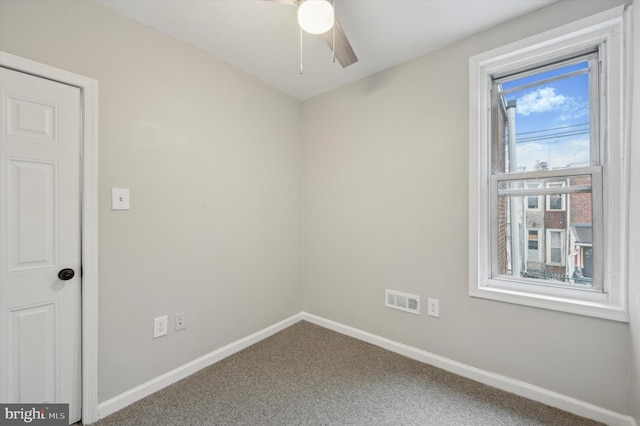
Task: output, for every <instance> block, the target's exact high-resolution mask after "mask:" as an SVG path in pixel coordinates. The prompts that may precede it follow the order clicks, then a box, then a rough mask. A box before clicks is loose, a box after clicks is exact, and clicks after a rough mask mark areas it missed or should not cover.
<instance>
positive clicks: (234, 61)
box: [98, 0, 557, 100]
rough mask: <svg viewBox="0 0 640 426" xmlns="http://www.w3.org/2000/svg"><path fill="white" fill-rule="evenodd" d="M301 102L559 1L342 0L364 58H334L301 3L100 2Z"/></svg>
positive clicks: (346, 23)
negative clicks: (307, 22) (309, 26)
mask: <svg viewBox="0 0 640 426" xmlns="http://www.w3.org/2000/svg"><path fill="white" fill-rule="evenodd" d="M98 1H99V3H101V4H103V5H105V6H107V7H109V8H111V9H113V10H115V11H116V12H118V13H120V14H122V15H124V16H127V17H129V18H131V19H134V20H135V21H138V22H140V23H142V24H144V25H146V26H148V27H151V28H154V29H156V30H158V31H160V32H163V33H165V34H168V35H170V36H172V37H174V38H176V39H178V40H181V41H182V42H184V43H186V44H188V45H191V46H193V47H195V48H197V49H200V50H202V51H204V52H207V53H209V54H211V55H212V56H214V57H216V58H218V59H220V60H222V61H224V62H227V63H229V64H230V65H232V66H234V67H236V68H239V69H241V70H243V71H245V72H246V73H247V74H250V75H252V76H254V77H256V78H258V79H260V80H262V81H264V82H266V83H267V84H269V85H271V86H273V87H276V88H278V89H280V90H282V91H284V92H286V93H288V94H290V95H292V96H294V97H296V98H298V99H300V100H306V99H309V98H312V97H314V96H316V95H319V94H321V93H324V92H327V91H329V90H332V89H335V88H337V87H339V86H342V85H344V84H347V83H350V82H352V81H356V80H359V79H361V78H363V77H366V76H368V75H371V74H374V73H376V72H379V71H382V70H384V69H387V68H390V67H393V66H395V65H398V64H400V63H403V62H407V61H409V60H411V59H414V58H417V57H420V56H422V55H425V54H427V53H429V52H432V51H434V50H436V49H439V48H441V47H443V46H446V45H448V44H451V43H453V42H455V41H457V40H460V39H462V38H465V37H467V36H469V35H471V34H474V33H477V32H479V31H482V30H484V29H487V28H489V27H492V26H494V25H497V24H499V23H501V22H505V21H508V20H510V19H513V18H515V17H517V16H520V15H524V14H526V13H529V12H531V11H533V10H535V9H538V8H540V7H543V6H546V5H548V4H550V3H553V2H554V1H557V0H334V3H335V8H336V16H337V17H338V20H339V21H340V23H341V24H342V27H343V29H344V31H345V33H346V34H347V37H348V38H349V41H350V42H351V46H352V47H353V49H354V51H355V52H356V55H357V56H358V62H357V63H355V64H353V65H351V66H350V67H347V68H344V69H343V68H342V67H341V66H340V65H339V64H338V63H337V62H336V63H332V61H331V52H330V49H329V47H328V46H327V45H326V43H325V41H324V40H323V39H322V36H314V35H310V34H306V33H305V34H304V35H303V47H302V55H303V61H302V62H303V64H304V73H303V74H302V75H300V32H299V28H298V25H297V18H296V16H297V15H296V13H297V10H296V7H295V6H289V5H286V4H283V3H280V2H277V1H267V0H98Z"/></svg>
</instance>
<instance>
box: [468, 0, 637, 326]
mask: <svg viewBox="0 0 640 426" xmlns="http://www.w3.org/2000/svg"><path fill="white" fill-rule="evenodd" d="M630 22H631V20H630V18H629V16H628V13H627V12H625V6H624V5H622V6H618V7H616V8H613V9H610V10H608V11H605V12H602V13H599V14H596V15H593V16H591V17H588V18H585V19H582V20H579V21H576V22H574V23H571V24H568V25H564V26H562V27H559V28H556V29H553V30H550V31H547V32H544V33H541V34H537V35H535V36H532V37H529V38H527V39H524V40H521V41H518V42H515V43H511V44H509V45H506V46H503V47H499V48H497V49H494V50H491V51H489V52H485V53H482V54H479V55H476V56H473V57H471V58H470V60H469V90H470V91H469V98H470V104H469V120H470V121H469V127H470V129H469V133H470V140H469V150H470V152H469V172H470V173H469V294H470V296H473V297H481V298H486V299H492V300H498V301H502V302H509V303H515V304H521V305H527V306H535V307H540V308H547V309H552V310H558V311H564V312H571V313H575V314H581V315H588V316H594V317H600V318H606V319H611V320H616V321H622V322H628V311H627V268H628V266H627V260H626V259H627V250H626V247H627V237H626V234H627V232H626V230H627V221H628V217H627V216H628V215H627V210H628V208H627V206H628V181H629V167H628V160H627V158H626V157H625V153H626V152H627V151H628V148H627V147H628V131H627V127H626V126H627V125H630V121H629V117H630V115H629V114H628V113H627V108H628V107H629V105H628V102H629V100H628V99H627V96H626V93H627V92H628V90H627V89H626V87H627V85H628V84H629V82H630V77H629V75H630V74H631V72H632V70H631V66H630V65H629V62H628V61H627V59H626V58H625V52H631V47H630V46H629V45H628V43H630V41H631V37H630V36H629V35H630ZM591 48H598V49H599V60H600V64H601V69H602V72H604V73H605V74H606V78H602V83H601V93H600V111H599V114H600V116H601V118H600V120H599V123H600V129H599V134H600V144H601V148H600V155H601V162H602V165H603V168H602V176H601V177H600V178H599V179H598V180H599V181H600V182H602V188H603V190H602V194H603V196H602V200H601V201H600V202H597V201H596V200H594V208H602V214H601V217H602V222H603V223H602V227H601V228H602V229H603V236H602V237H601V238H602V240H603V241H602V249H601V250H602V252H601V253H599V255H598V256H600V259H601V262H602V264H601V265H600V268H601V272H600V273H601V274H602V280H601V281H602V286H603V288H602V291H588V290H583V289H573V288H567V287H562V286H553V285H539V284H536V283H531V282H527V281H526V280H518V277H512V278H511V277H502V276H501V277H492V272H491V271H492V269H491V247H492V245H491V244H492V237H491V231H490V228H491V212H490V210H489V206H490V195H491V191H490V189H491V167H490V166H491V144H490V138H491V126H490V115H491V108H490V107H491V93H490V92H491V86H492V78H493V76H495V75H498V74H502V75H504V73H505V72H514V73H515V72H518V71H520V70H524V69H528V68H533V67H535V66H536V65H537V64H540V63H544V62H545V61H551V60H554V59H561V58H565V57H570V56H572V55H575V54H578V53H580V52H583V51H585V50H588V49H591ZM625 49H626V50H625ZM625 118H626V120H625ZM600 179H601V180H600ZM594 238H595V237H594ZM594 273H595V270H594Z"/></svg>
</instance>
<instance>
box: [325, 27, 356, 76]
mask: <svg viewBox="0 0 640 426" xmlns="http://www.w3.org/2000/svg"><path fill="white" fill-rule="evenodd" d="M333 31H334V30H330V31H327V32H326V33H324V34H322V37H323V38H324V40H325V41H326V42H327V44H328V45H329V47H330V48H332V49H333ZM335 32H336V34H335V36H336V47H335V52H336V59H337V60H338V62H340V65H342V68H346V67H348V66H349V65H352V64H355V63H356V62H358V57H357V56H356V53H355V52H354V51H353V48H352V47H351V43H349V39H347V35H346V34H345V33H344V30H343V29H342V25H340V21H338V18H336V22H335Z"/></svg>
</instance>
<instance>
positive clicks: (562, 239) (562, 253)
mask: <svg viewBox="0 0 640 426" xmlns="http://www.w3.org/2000/svg"><path fill="white" fill-rule="evenodd" d="M546 231H547V235H546V244H545V249H546V250H545V251H546V255H547V257H546V260H545V263H546V264H547V265H554V266H564V265H565V264H566V261H565V258H566V256H567V253H566V252H567V250H566V241H565V239H566V238H565V234H566V231H565V230H564V229H547V230H546ZM554 233H555V234H560V247H557V248H560V250H561V251H560V262H553V261H552V260H551V249H552V248H553V247H552V246H551V241H552V240H553V238H551V234H554Z"/></svg>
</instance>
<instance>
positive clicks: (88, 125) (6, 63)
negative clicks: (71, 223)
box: [0, 51, 98, 424]
mask: <svg viewBox="0 0 640 426" xmlns="http://www.w3.org/2000/svg"><path fill="white" fill-rule="evenodd" d="M0 66H3V67H5V68H10V69H13V70H15V71H20V72H23V73H26V74H32V75H35V76H38V77H43V78H46V79H49V80H54V81H58V82H60V83H65V84H68V85H70V86H75V87H78V88H79V89H80V93H81V95H80V96H81V105H80V110H81V112H82V118H81V121H80V123H81V127H82V129H81V131H82V135H81V153H80V159H79V160H80V167H81V170H82V171H81V178H82V182H81V184H82V186H81V189H80V197H81V200H80V203H81V209H82V215H81V232H82V302H81V303H82V307H81V309H82V314H81V315H82V333H81V336H82V398H81V404H82V422H83V423H84V424H90V423H94V422H96V421H97V420H98V81H97V80H94V79H91V78H88V77H83V76H81V75H78V74H74V73H72V72H69V71H65V70H61V69H58V68H54V67H51V66H49V65H45V64H42V63H39V62H35V61H32V60H29V59H25V58H21V57H19V56H15V55H12V54H10V53H6V52H2V51H0Z"/></svg>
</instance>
